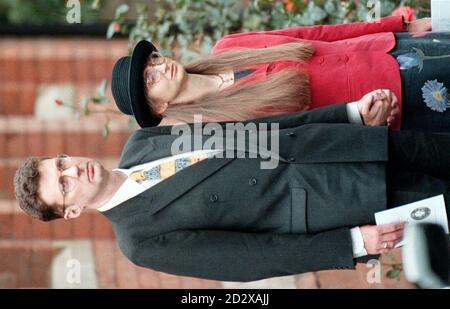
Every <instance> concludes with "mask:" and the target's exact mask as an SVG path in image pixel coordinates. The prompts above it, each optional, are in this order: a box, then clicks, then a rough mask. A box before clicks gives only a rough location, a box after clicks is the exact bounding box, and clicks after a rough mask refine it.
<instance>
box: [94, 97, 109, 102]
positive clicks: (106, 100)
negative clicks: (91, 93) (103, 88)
mask: <svg viewBox="0 0 450 309" xmlns="http://www.w3.org/2000/svg"><path fill="white" fill-rule="evenodd" d="M92 102H94V104H105V103H108V102H109V100H108V98H107V97H93V98H92Z"/></svg>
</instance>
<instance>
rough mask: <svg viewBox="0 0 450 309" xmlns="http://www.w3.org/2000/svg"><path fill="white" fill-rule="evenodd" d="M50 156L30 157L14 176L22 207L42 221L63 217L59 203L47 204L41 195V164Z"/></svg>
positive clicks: (18, 199)
mask: <svg viewBox="0 0 450 309" xmlns="http://www.w3.org/2000/svg"><path fill="white" fill-rule="evenodd" d="M46 159H50V158H48V157H29V158H28V159H26V160H25V162H24V163H23V164H22V166H20V167H19V168H18V169H17V171H16V175H15V176H14V190H15V194H16V199H17V202H18V203H19V206H20V208H22V210H23V211H25V212H26V213H27V214H28V215H30V216H31V217H33V218H35V219H39V220H42V221H51V220H55V219H60V218H63V212H62V209H61V207H60V206H59V205H47V204H46V203H44V202H43V201H42V199H41V198H40V196H39V192H38V191H39V179H40V175H39V170H38V169H39V164H40V163H41V162H42V161H43V160H46Z"/></svg>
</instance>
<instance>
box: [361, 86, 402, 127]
mask: <svg viewBox="0 0 450 309" xmlns="http://www.w3.org/2000/svg"><path fill="white" fill-rule="evenodd" d="M357 106H358V111H359V114H360V115H361V117H362V120H363V123H364V125H367V126H381V125H386V124H387V125H388V126H391V125H392V124H393V123H394V121H395V120H396V119H397V118H398V117H400V107H399V104H398V100H397V97H396V95H395V93H393V92H392V91H391V90H389V89H378V90H374V91H371V92H369V93H367V94H366V95H364V96H363V97H362V98H361V99H360V100H359V101H358V102H357Z"/></svg>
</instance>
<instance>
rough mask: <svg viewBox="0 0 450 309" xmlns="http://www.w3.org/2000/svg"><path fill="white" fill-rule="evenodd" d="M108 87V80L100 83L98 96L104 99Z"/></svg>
mask: <svg viewBox="0 0 450 309" xmlns="http://www.w3.org/2000/svg"><path fill="white" fill-rule="evenodd" d="M106 85H107V81H106V79H104V80H102V82H101V83H100V86H98V88H97V94H98V96H99V97H104V96H105V90H106Z"/></svg>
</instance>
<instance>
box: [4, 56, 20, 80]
mask: <svg viewBox="0 0 450 309" xmlns="http://www.w3.org/2000/svg"><path fill="white" fill-rule="evenodd" d="M18 62H19V60H18V59H14V58H6V59H3V61H2V62H1V65H2V66H1V68H2V69H1V70H0V82H5V81H17V79H18V76H19V70H18Z"/></svg>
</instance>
